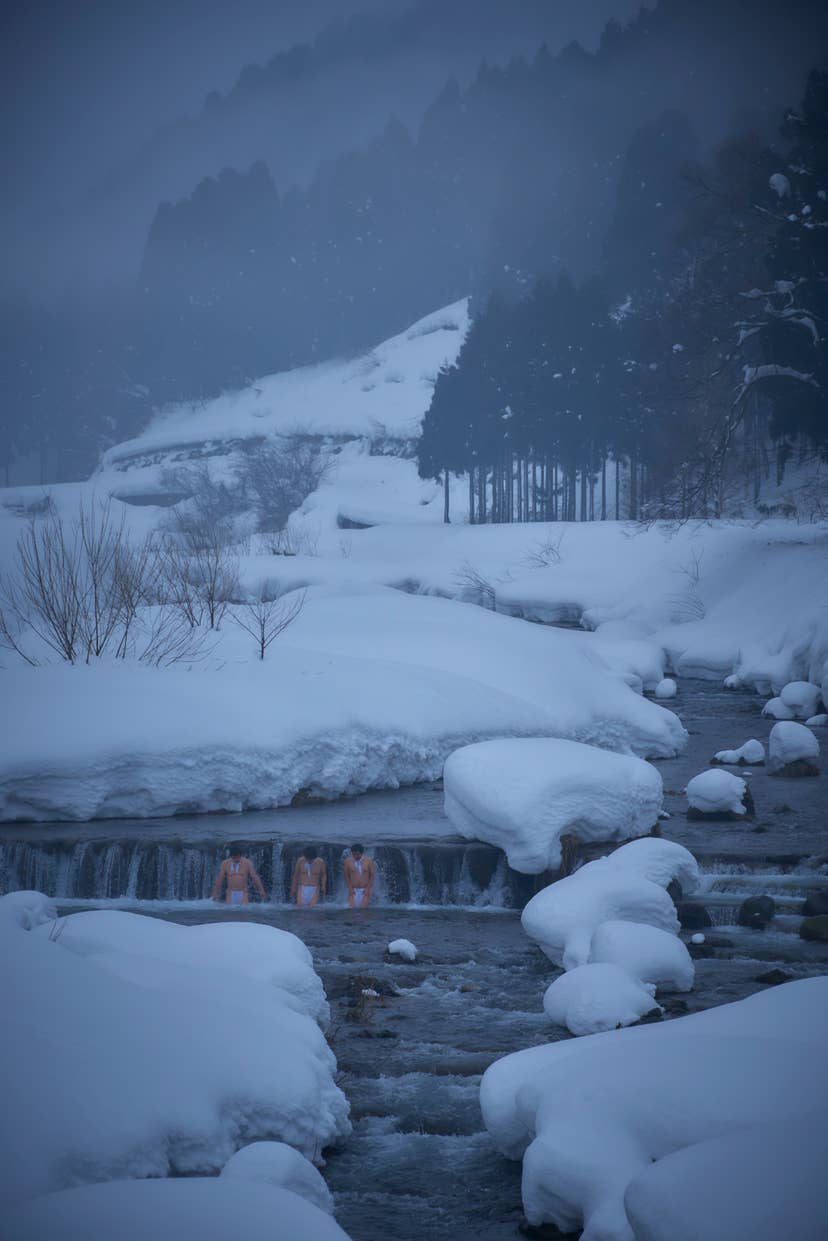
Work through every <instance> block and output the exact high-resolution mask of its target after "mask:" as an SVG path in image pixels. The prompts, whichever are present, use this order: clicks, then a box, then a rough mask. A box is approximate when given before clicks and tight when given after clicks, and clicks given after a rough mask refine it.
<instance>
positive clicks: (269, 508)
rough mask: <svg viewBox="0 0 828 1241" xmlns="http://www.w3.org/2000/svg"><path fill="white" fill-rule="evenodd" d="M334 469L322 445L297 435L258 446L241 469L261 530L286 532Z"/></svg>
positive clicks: (244, 484)
mask: <svg viewBox="0 0 828 1241" xmlns="http://www.w3.org/2000/svg"><path fill="white" fill-rule="evenodd" d="M329 469H330V459H329V458H328V457H327V456H326V455H325V454H324V453H323V452H322V451H321V450H320V447H319V442H318V441H317V440H313V439H311V438H310V437H308V436H306V435H302V434H301V433H299V432H295V433H294V434H292V435H286V436H279V437H277V438H274V439H270V440H266V441H264V443H260V444H257V445H256V447H255V448H254V449H253V450H251V451H250V452H249V453H247V454H246V456H245V457H244V459H243V460H242V461H241V463H240V465H239V467H238V477H239V481H240V483H241V485H242V486H243V487H244V489H245V491H246V492H247V494H248V497H249V500H250V502H251V503H252V506H253V508H254V509H255V511H256V516H257V518H258V522H259V529H260V530H268V531H276V530H282V529H283V528H284V526H285V523H286V522H287V519H288V517H290V515H291V513H292V512H294V511H295V510H296V509H297V508H299V506H300V505H301V504H302V503H303V502H304V501H305V500H306V499H307V497H308V496H309V495H310V494H311V492H313V491H316V489H317V487H318V486H319V485H320V483H321V482H322V481H323V479H324V478H325V476H326V475H327V473H328V471H329Z"/></svg>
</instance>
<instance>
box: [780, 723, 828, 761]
mask: <svg viewBox="0 0 828 1241" xmlns="http://www.w3.org/2000/svg"><path fill="white" fill-rule="evenodd" d="M801 758H804V759H810V760H811V761H812V762H813V761H815V760H816V759H818V758H819V742H818V741H817V739H816V737H815V736H814V734H813V733H812V732H811V730H810V728H808V727H807V726H806V725H805V724H794V723H792V722H791V721H788V720H785V721H782V722H781V723H779V724H774V726H773V728H772V729H771V731H770V737H769V738H768V770H769V771H778V770H779V769H780V767H784V766H785V765H786V764H787V763H795V762H796V761H797V759H801Z"/></svg>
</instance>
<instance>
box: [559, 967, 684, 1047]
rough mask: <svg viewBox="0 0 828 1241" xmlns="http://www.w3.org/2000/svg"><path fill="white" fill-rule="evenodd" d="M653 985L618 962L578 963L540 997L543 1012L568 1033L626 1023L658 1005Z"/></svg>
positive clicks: (628, 1023) (593, 1031)
mask: <svg viewBox="0 0 828 1241" xmlns="http://www.w3.org/2000/svg"><path fill="white" fill-rule="evenodd" d="M654 995H655V987H654V986H652V985H651V984H649V985H648V984H646V983H642V982H639V981H638V979H636V978H633V977H632V976H631V975H630V974H629V973H628V972H627V970H625V969H622V968H621V967H620V966H618V965H609V964H591V965H578V966H576V968H575V969H574V970H570V971H569V972H568V973H566V974H561V975H560V977H559V978H556V979H555V981H554V982H553V983H552V984H551V986H550V987H548V988H547V991H546V994H545V995H544V997H543V1007H544V1011H545V1012H546V1015H547V1016H548V1017H549V1018H550V1019H551V1020H552V1021H554V1022H555V1024H556V1025H559V1026H566V1028H567V1029H568V1030H569V1031H570V1032H571V1033H572V1034H596V1033H598V1031H600V1030H615V1029H616V1028H617V1027H619V1026H629V1025H632V1024H633V1022H635V1021H638V1019H639V1018H640V1017H643V1016H644V1015H645V1013H649V1012H652V1010H653V1009H658V1011H659V1012H660V1011H661V1010H660V1008H659V1005H658V1004H656V1002H655V1000H654V999H653V996H654Z"/></svg>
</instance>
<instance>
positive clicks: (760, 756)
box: [713, 737, 765, 767]
mask: <svg viewBox="0 0 828 1241" xmlns="http://www.w3.org/2000/svg"><path fill="white" fill-rule="evenodd" d="M764 761H765V747H764V746H763V745H762V742H761V741H757V740H756V739H755V737H751V739H750V741H746V742H745V743H744V745H740V746H739V748H738V750H719V752H718V753H717V754H714V756H713V762H714V763H722V764H723V765H724V766H726V767H731V766H732V767H745V766H759V765H761V764H762V763H764Z"/></svg>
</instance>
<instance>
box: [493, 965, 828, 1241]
mask: <svg viewBox="0 0 828 1241" xmlns="http://www.w3.org/2000/svg"><path fill="white" fill-rule="evenodd" d="M826 1021H828V978H823V977H818V978H810V979H804V980H801V981H798V982H792V983H787V984H783V985H782V986H780V987H773V988H770V989H768V990H767V991H764V992H761V993H759V994H757V995H753V996H751V997H750V998H748V999H746V1000H741V1001H739V1002H738V1003H734V1004H727V1005H723V1006H721V1007H718V1008H712V1009H708V1010H707V1011H706V1012H704V1013H696V1014H693V1015H691V1016H688V1017H682V1018H678V1019H676V1020H673V1021H669V1022H663V1023H657V1024H652V1025H644V1026H640V1027H635V1028H632V1029H625V1030H618V1031H612V1032H609V1033H604V1034H595V1035H591V1036H587V1037H586V1038H583V1039H578V1040H572V1041H566V1042H557V1043H549V1044H546V1045H544V1046H541V1047H533V1048H530V1049H529V1050H527V1051H523V1052H518V1053H516V1054H514V1055H511V1056H507V1057H505V1058H504V1059H502V1060H499V1061H497V1062H496V1063H495V1064H493V1065H492V1066H491V1067H490V1068H489V1069H488V1070H487V1072H486V1073H485V1074H484V1077H483V1080H482V1082H481V1087H480V1101H481V1107H482V1110H483V1117H484V1120H485V1123H486V1127H487V1129H488V1130H489V1132H490V1134H491V1135H492V1137H493V1139H494V1141H495V1143H496V1145H497V1146H498V1148H499V1149H500V1150H501V1151H502V1152H503V1154H504V1155H507V1156H509V1157H510V1158H513V1159H517V1158H520V1157H521V1156H522V1157H523V1206H524V1211H525V1213H526V1217H527V1219H528V1221H529V1223H530V1224H533V1225H540V1224H542V1223H544V1222H547V1221H549V1222H552V1223H553V1224H555V1225H556V1226H557V1227H558V1228H559V1229H560V1230H561V1231H562V1232H577V1231H579V1230H580V1229H581V1228H582V1227H583V1233H582V1238H583V1241H633V1236H634V1233H633V1229H632V1227H631V1225H630V1222H629V1220H628V1217H627V1213H626V1211H625V1207H624V1197H625V1194H626V1193H627V1188H628V1186H630V1183H631V1182H633V1181H636V1180H637V1178H641V1186H640V1187H637V1188H635V1189H630V1195H629V1202H630V1208H631V1211H632V1212H633V1214H634V1216H635V1218H636V1221H638V1220H641V1221H642V1224H643V1225H644V1227H645V1229H646V1227H652V1228H654V1229H655V1231H653V1232H652V1233H649V1232H647V1231H646V1230H645V1231H644V1232H643V1233H640V1234H638V1236H639V1241H640V1239H641V1238H642V1237H644V1238H647V1241H655V1239H656V1238H657V1239H658V1241H662V1239H663V1238H666V1237H668V1236H669V1237H670V1241H678V1239H679V1238H680V1241H685V1238H687V1239H688V1241H689V1238H690V1237H691V1236H692V1237H694V1238H695V1237H714V1236H715V1237H720V1236H734V1237H735V1236H739V1237H746V1236H750V1237H753V1235H754V1234H753V1232H752V1231H751V1230H750V1229H749V1228H748V1229H746V1230H734V1231H732V1232H731V1231H730V1230H729V1229H728V1228H727V1227H723V1226H720V1222H719V1216H718V1214H717V1210H716V1207H715V1200H716V1199H718V1197H719V1194H720V1193H724V1192H725V1190H726V1187H728V1186H729V1170H730V1169H732V1171H733V1196H734V1198H738V1203H735V1204H734V1207H733V1208H732V1210H733V1212H738V1216H737V1217H738V1218H742V1219H744V1218H751V1217H752V1216H751V1212H752V1211H753V1207H752V1204H751V1199H752V1196H753V1194H754V1193H757V1192H758V1194H759V1196H760V1197H762V1196H764V1197H765V1200H766V1201H768V1203H769V1209H773V1211H774V1212H775V1218H777V1219H779V1218H782V1215H783V1213H784V1212H785V1211H790V1210H793V1211H794V1212H796V1213H797V1216H798V1203H799V1202H800V1201H803V1202H806V1203H810V1202H818V1203H819V1202H824V1194H825V1190H824V1184H825V1175H824V1167H825V1165H824V1156H823V1157H822V1158H818V1155H819V1152H818V1151H815V1152H814V1156H815V1157H814V1158H813V1159H812V1158H811V1152H810V1151H806V1152H804V1155H805V1158H803V1150H802V1147H801V1143H800V1142H799V1141H794V1140H789V1141H787V1142H780V1143H779V1144H778V1145H777V1144H776V1143H774V1144H773V1147H772V1149H771V1151H770V1152H769V1155H768V1158H769V1159H773V1158H774V1157H776V1158H778V1160H779V1161H780V1162H779V1163H777V1164H776V1171H775V1173H774V1175H773V1177H772V1178H770V1179H769V1181H768V1182H767V1183H761V1187H760V1188H759V1189H758V1191H757V1178H756V1177H749V1176H748V1175H747V1171H746V1169H747V1168H748V1164H749V1162H750V1161H749V1160H748V1159H746V1158H745V1159H743V1158H742V1156H741V1154H740V1152H741V1151H746V1150H747V1149H748V1147H747V1146H745V1147H742V1146H741V1145H740V1143H741V1142H742V1140H744V1141H745V1142H746V1143H752V1140H753V1139H752V1138H751V1137H750V1135H749V1133H747V1132H746V1130H748V1128H749V1127H751V1126H757V1125H762V1126H768V1127H773V1126H776V1127H777V1129H778V1128H779V1126H781V1125H787V1124H790V1125H791V1126H792V1127H795V1126H796V1125H797V1124H798V1118H800V1117H804V1116H807V1115H808V1114H809V1113H813V1112H815V1111H816V1113H817V1114H818V1116H819V1118H820V1123H821V1124H823V1130H824V1116H825V1108H826V1106H828V1086H826V1079H825V1074H824V1071H823V1069H824V1046H823V1042H824V1030H825V1025H826ZM803 1123H804V1122H803ZM727 1135H730V1136H732V1138H733V1141H732V1143H730V1144H729V1145H728V1146H727V1147H726V1148H724V1149H723V1151H722V1152H721V1153H723V1157H724V1164H723V1166H722V1167H721V1168H719V1169H718V1170H716V1171H715V1172H714V1173H713V1181H712V1191H711V1195H710V1206H709V1210H710V1212H711V1213H712V1214H713V1215H715V1217H716V1222H715V1226H713V1227H712V1228H711V1227H710V1226H706V1227H700V1228H697V1229H696V1230H695V1231H692V1230H690V1220H692V1219H697V1218H706V1217H705V1212H706V1211H707V1210H708V1207H707V1206H706V1205H705V1202H706V1200H707V1198H708V1195H707V1192H706V1184H707V1182H706V1178H705V1175H701V1176H700V1177H698V1179H697V1175H696V1174H697V1172H698V1171H704V1169H707V1168H711V1169H712V1167H713V1162H714V1161H715V1158H716V1152H715V1150H714V1151H712V1152H711V1151H710V1150H709V1149H708V1151H707V1152H705V1151H704V1149H703V1147H702V1146H697V1145H696V1144H698V1143H701V1144H705V1145H706V1144H707V1142H708V1140H710V1139H718V1138H722V1137H725V1136H727ZM820 1145H821V1148H822V1149H824V1136H823V1137H822V1138H821V1143H820ZM685 1148H690V1149H689V1150H688V1152H687V1159H688V1160H690V1164H689V1166H688V1165H687V1164H684V1165H682V1163H681V1162H680V1161H681V1159H682V1158H683V1156H681V1155H680V1154H679V1152H684V1150H685ZM751 1149H755V1148H754V1147H751ZM668 1159H673V1160H675V1161H676V1162H675V1163H674V1164H673V1167H672V1169H671V1168H670V1166H668V1164H667V1163H665V1167H664V1169H663V1171H662V1173H661V1174H659V1173H658V1168H659V1163H658V1161H660V1160H665V1161H666V1160H668ZM697 1159H698V1160H701V1165H697V1164H696V1163H695V1161H696V1160H697ZM654 1161H656V1163H655V1167H653V1166H652V1165H653V1162H654ZM760 1166H764V1162H763V1163H762V1165H760ZM798 1167H799V1168H800V1169H802V1171H801V1172H799V1173H798V1172H797V1168H798ZM673 1170H674V1171H675V1175H674V1174H673ZM650 1177H652V1182H651V1184H652V1189H651V1190H650V1189H649V1188H648V1179H649V1178H650ZM662 1178H663V1179H662ZM789 1178H790V1179H789ZM759 1181H760V1182H761V1177H760V1178H759ZM787 1184H791V1185H794V1186H797V1187H798V1193H797V1194H795V1195H794V1196H792V1197H789V1196H788V1193H787V1190H786V1188H784V1187H785V1186H786V1185H787ZM672 1185H675V1186H676V1188H677V1193H678V1194H680V1202H687V1203H688V1204H690V1203H691V1197H692V1206H689V1210H690V1212H691V1214H689V1215H688V1217H686V1218H685V1219H682V1220H681V1229H684V1231H682V1230H681V1229H679V1230H677V1231H675V1232H671V1231H670V1228H669V1226H668V1224H667V1223H665V1225H664V1228H663V1230H662V1231H658V1229H659V1228H662V1225H661V1224H660V1223H659V1219H658V1208H659V1205H660V1204H661V1203H662V1202H665V1195H666V1194H667V1193H669V1192H670V1187H671V1186H672ZM679 1213H680V1204H679V1203H677V1205H676V1209H675V1211H673V1210H672V1209H671V1210H670V1213H669V1215H668V1221H669V1220H671V1219H673V1218H678V1215H679ZM733 1217H736V1216H734V1215H731V1216H728V1215H727V1214H726V1213H725V1215H724V1218H725V1220H727V1218H733ZM707 1218H709V1217H707ZM815 1218H816V1219H817V1220H819V1224H820V1226H821V1227H822V1228H823V1230H824V1214H822V1213H821V1212H819V1213H817V1214H816V1215H815ZM798 1223H799V1221H798V1218H797V1223H796V1224H795V1225H794V1231H795V1232H796V1235H797V1237H799V1235H800V1230H799V1226H798ZM808 1227H809V1228H810V1227H811V1224H810V1223H809V1224H808ZM788 1231H790V1228H786V1227H782V1228H781V1230H778V1231H777V1232H776V1233H775V1234H769V1233H760V1234H759V1235H761V1236H762V1237H763V1241H764V1237H766V1236H771V1235H775V1236H780V1235H782V1236H784V1235H786V1232H788ZM803 1235H804V1234H803ZM807 1235H808V1236H809V1238H810V1236H811V1234H810V1233H808V1234H807ZM816 1235H818V1234H814V1237H816Z"/></svg>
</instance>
